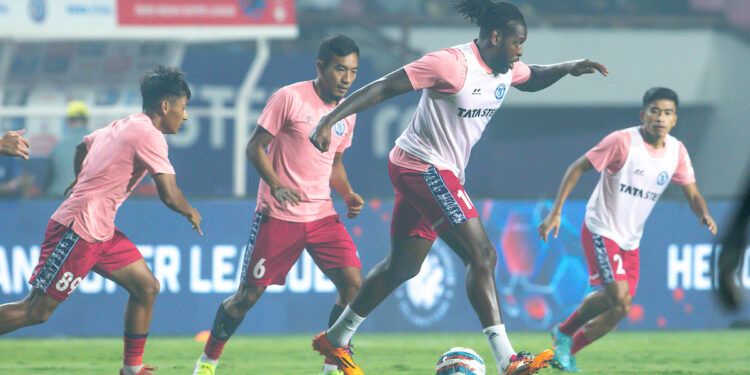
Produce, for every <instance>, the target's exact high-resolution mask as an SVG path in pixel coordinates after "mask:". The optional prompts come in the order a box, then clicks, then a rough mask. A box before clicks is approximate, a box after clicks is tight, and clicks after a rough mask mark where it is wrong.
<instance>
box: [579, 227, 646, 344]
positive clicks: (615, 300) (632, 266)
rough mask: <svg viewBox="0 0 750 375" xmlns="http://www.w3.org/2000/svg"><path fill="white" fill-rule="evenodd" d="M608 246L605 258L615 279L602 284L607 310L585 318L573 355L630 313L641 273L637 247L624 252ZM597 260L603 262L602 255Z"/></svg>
mask: <svg viewBox="0 0 750 375" xmlns="http://www.w3.org/2000/svg"><path fill="white" fill-rule="evenodd" d="M605 240H606V239H605ZM607 247H608V250H607V253H608V257H607V258H608V259H609V261H610V262H611V264H612V265H613V266H614V267H613V268H614V269H613V271H614V273H613V274H614V277H613V278H614V281H613V282H607V283H605V284H604V285H603V287H602V292H603V293H604V294H605V295H606V297H607V299H608V302H609V309H608V310H607V311H606V312H604V313H602V314H599V315H598V316H596V317H595V318H593V319H591V320H588V321H587V322H586V324H584V325H583V327H582V328H581V329H580V330H579V331H578V332H576V333H575V335H573V343H572V348H571V354H572V355H575V354H576V353H577V352H578V351H580V350H581V349H583V348H584V347H585V346H586V345H588V344H590V343H591V342H593V341H594V340H597V339H599V338H600V337H602V336H604V335H605V334H607V332H609V331H611V330H612V329H614V328H615V326H617V324H618V323H619V322H620V321H621V320H622V319H624V318H625V317H626V316H628V313H629V312H630V307H631V303H632V301H633V296H635V291H636V288H637V287H638V278H639V276H640V267H639V250H638V249H634V250H631V251H625V250H622V249H620V248H619V247H618V246H616V244H614V243H611V244H609V245H607ZM600 262H602V263H603V262H604V259H603V257H600ZM603 279H604V277H603Z"/></svg>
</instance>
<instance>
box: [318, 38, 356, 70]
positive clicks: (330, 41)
mask: <svg viewBox="0 0 750 375" xmlns="http://www.w3.org/2000/svg"><path fill="white" fill-rule="evenodd" d="M352 53H356V54H357V56H358V57H359V47H357V43H355V42H354V40H352V38H349V37H348V36H346V35H343V34H335V35H330V36H327V37H325V38H323V41H321V42H320V47H319V48H318V60H320V61H322V62H323V66H327V65H328V63H329V62H331V60H333V56H334V55H335V56H341V57H343V56H349V55H350V54H352Z"/></svg>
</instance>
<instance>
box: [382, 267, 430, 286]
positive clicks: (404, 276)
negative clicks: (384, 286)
mask: <svg viewBox="0 0 750 375" xmlns="http://www.w3.org/2000/svg"><path fill="white" fill-rule="evenodd" d="M421 269H422V265H421V264H400V265H397V266H396V267H393V268H392V269H391V272H390V273H391V275H392V278H391V280H393V281H396V282H398V283H399V284H400V283H403V282H405V281H407V280H410V279H412V278H413V277H414V276H417V274H419V271H420V270H421Z"/></svg>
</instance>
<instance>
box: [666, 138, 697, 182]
mask: <svg viewBox="0 0 750 375" xmlns="http://www.w3.org/2000/svg"><path fill="white" fill-rule="evenodd" d="M672 181H673V182H674V183H675V184H677V185H688V184H692V183H695V170H694V169H693V163H692V162H691V161H690V155H688V152H687V149H686V148H685V145H684V144H683V143H682V142H680V150H679V151H678V154H677V169H676V170H675V172H674V175H673V176H672Z"/></svg>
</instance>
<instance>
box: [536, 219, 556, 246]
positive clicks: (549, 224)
mask: <svg viewBox="0 0 750 375" xmlns="http://www.w3.org/2000/svg"><path fill="white" fill-rule="evenodd" d="M552 229H554V230H555V234H554V237H555V238H557V233H558V232H559V231H560V215H559V214H557V215H555V214H552V213H550V214H549V215H547V217H545V218H544V221H542V223H541V224H539V227H538V228H536V230H537V232H539V238H541V239H542V241H547V235H549V232H550V231H552Z"/></svg>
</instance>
